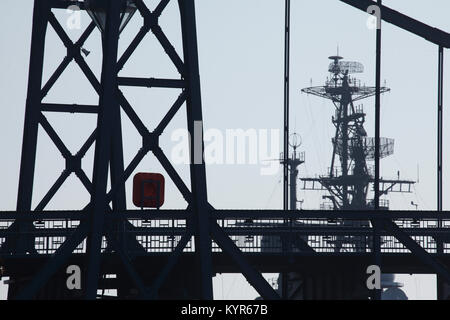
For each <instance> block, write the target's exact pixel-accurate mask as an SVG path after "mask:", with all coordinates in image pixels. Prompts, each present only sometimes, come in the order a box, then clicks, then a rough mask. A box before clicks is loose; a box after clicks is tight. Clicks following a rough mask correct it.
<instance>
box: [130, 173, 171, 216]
mask: <svg viewBox="0 0 450 320" xmlns="http://www.w3.org/2000/svg"><path fill="white" fill-rule="evenodd" d="M133 203H134V205H135V206H136V207H139V208H160V207H161V206H162V205H163V204H164V176H163V175H162V174H159V173H144V172H140V173H137V174H136V175H135V176H134V178H133Z"/></svg>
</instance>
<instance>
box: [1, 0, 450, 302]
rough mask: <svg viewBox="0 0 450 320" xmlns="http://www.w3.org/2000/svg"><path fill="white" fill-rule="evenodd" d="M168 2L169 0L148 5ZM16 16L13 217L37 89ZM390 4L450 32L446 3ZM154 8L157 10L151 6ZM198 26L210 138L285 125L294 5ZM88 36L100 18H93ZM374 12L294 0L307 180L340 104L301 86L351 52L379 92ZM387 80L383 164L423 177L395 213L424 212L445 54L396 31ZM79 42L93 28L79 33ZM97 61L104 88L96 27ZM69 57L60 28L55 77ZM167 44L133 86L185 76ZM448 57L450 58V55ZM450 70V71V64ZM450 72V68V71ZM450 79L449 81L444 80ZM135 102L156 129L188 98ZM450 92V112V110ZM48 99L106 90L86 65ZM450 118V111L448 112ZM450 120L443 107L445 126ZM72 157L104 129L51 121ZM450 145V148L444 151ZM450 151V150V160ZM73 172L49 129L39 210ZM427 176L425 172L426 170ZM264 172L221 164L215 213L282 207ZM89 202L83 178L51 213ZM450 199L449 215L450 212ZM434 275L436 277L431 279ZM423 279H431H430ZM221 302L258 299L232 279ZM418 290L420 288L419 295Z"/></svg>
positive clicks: (173, 25)
mask: <svg viewBox="0 0 450 320" xmlns="http://www.w3.org/2000/svg"><path fill="white" fill-rule="evenodd" d="M149 2H150V3H152V4H153V3H155V2H156V1H149ZM2 3H3V5H4V6H5V7H7V8H8V10H7V14H5V15H4V17H3V18H2V19H1V20H0V28H1V30H2V32H0V43H2V50H1V51H0V65H1V70H2V72H1V74H0V90H1V92H2V94H1V95H0V107H1V108H2V112H3V113H2V117H0V146H1V148H2V150H3V153H2V157H1V159H0V163H1V166H0V168H1V171H0V210H13V209H14V208H15V204H16V199H17V185H18V174H19V164H20V152H21V141H22V130H23V119H24V109H25V99H26V90H27V77H28V62H29V52H30V38H31V22H32V9H33V1H31V0H22V1H14V0H3V1H2ZM384 3H385V4H386V5H388V6H390V7H392V8H394V9H397V10H400V11H402V12H404V13H406V14H409V15H411V16H412V17H414V18H416V19H419V20H422V21H423V22H426V23H429V24H431V25H433V26H435V27H438V28H441V29H443V30H450V21H449V20H448V17H447V12H448V11H447V10H448V9H450V4H449V3H448V1H446V0H434V1H433V6H430V5H429V3H430V2H429V1H421V0H403V1H400V0H396V1H394V0H390V1H388V0H385V1H384ZM152 6H153V5H152ZM196 7H197V24H198V42H199V43H198V45H199V55H200V56H199V58H200V74H201V85H202V100H203V113H204V125H205V129H206V130H207V129H219V130H221V131H223V132H225V130H226V129H237V128H242V129H256V130H259V129H267V130H270V129H280V130H281V128H282V119H283V113H282V110H283V80H282V79H283V44H284V38H283V25H284V1H282V0H226V1H225V0H198V1H196ZM57 17H58V20H59V21H60V22H61V24H62V25H63V26H64V25H65V24H66V20H67V18H68V17H69V14H68V13H66V12H65V11H64V10H61V11H59V12H58V14H57ZM81 19H82V20H81V25H82V29H84V28H85V27H86V26H87V25H88V23H89V22H90V20H89V17H88V16H87V15H84V14H83V15H82V17H81ZM366 21H367V15H366V14H364V13H361V12H360V11H358V10H356V9H353V8H351V7H348V6H347V5H345V4H343V3H341V2H340V1H337V0H320V1H303V0H293V1H292V39H291V41H292V49H291V50H292V52H291V58H292V60H291V95H290V97H291V120H290V121H291V123H290V124H291V128H292V130H295V131H296V132H298V133H299V134H300V135H301V136H302V138H303V146H302V150H304V151H305V152H306V163H305V164H304V165H302V166H301V167H300V175H301V176H314V175H316V174H323V173H325V171H326V169H327V168H328V166H329V165H330V164H329V163H330V157H331V152H332V149H331V137H332V136H333V125H332V123H331V116H332V115H333V112H334V111H333V106H332V105H331V104H330V103H329V101H326V100H323V99H320V98H316V97H312V96H306V95H304V94H301V93H300V89H302V88H304V87H307V86H310V84H311V83H312V84H313V85H322V84H323V83H324V81H325V79H326V77H327V76H328V74H327V66H328V64H329V61H328V60H327V57H328V56H330V55H333V54H335V53H336V51H337V47H339V53H340V55H342V56H343V57H344V58H345V59H346V60H354V61H359V62H361V63H363V64H364V66H365V73H364V74H362V75H358V77H359V78H360V79H361V81H362V82H364V83H366V84H367V85H373V84H374V61H375V32H374V31H373V30H369V29H368V28H367V27H366ZM140 24H141V18H140V16H139V15H136V16H135V17H134V18H133V19H132V21H131V22H130V24H129V26H128V27H127V28H126V29H125V30H124V32H123V33H122V35H121V42H120V48H121V52H123V50H124V48H126V46H127V44H128V43H129V42H130V41H131V39H132V37H133V36H134V34H136V33H137V31H138V30H139V29H138V28H139V26H140ZM161 25H162V28H163V30H164V31H165V33H166V34H167V36H168V38H169V39H170V40H171V41H172V43H173V44H174V46H175V48H176V49H177V51H178V52H179V53H180V55H181V52H182V51H181V40H180V33H179V29H180V26H179V22H178V8H177V6H176V2H175V1H172V2H171V4H170V5H169V7H168V8H167V11H165V12H164V14H163V16H162V17H161ZM383 30H384V33H383V61H382V68H383V74H382V78H383V80H386V84H387V86H389V87H390V88H391V89H392V91H391V92H390V93H389V94H386V95H385V96H383V98H382V116H381V117H382V128H381V130H382V136H385V137H390V138H395V154H394V155H393V156H391V157H389V158H387V159H386V160H383V161H382V176H383V177H386V178H388V177H396V175H397V171H400V173H401V177H402V178H410V179H412V180H417V178H418V171H419V173H420V174H419V177H420V179H419V183H417V184H416V186H415V189H414V192H413V193H412V194H404V195H392V196H390V197H389V199H390V202H391V209H412V207H411V205H410V203H411V201H414V202H415V203H417V204H418V205H419V209H423V210H426V209H435V208H436V166H435V159H436V156H435V154H436V105H437V98H436V93H437V47H436V46H435V45H432V44H430V43H428V42H426V41H425V40H423V39H421V38H419V37H416V36H414V35H412V34H409V33H407V32H405V31H402V30H400V29H398V28H396V27H393V26H391V25H388V24H384V29H383ZM67 32H68V35H69V36H70V37H71V38H72V39H76V38H78V37H79V36H80V34H81V30H67ZM85 48H86V49H88V50H89V51H91V54H90V55H89V56H88V57H87V58H86V61H87V63H88V64H89V65H90V66H91V67H92V69H93V70H94V73H95V74H96V75H97V78H100V67H101V46H100V35H99V32H98V31H95V32H94V33H93V35H92V36H91V37H90V38H89V40H88V41H87V42H86V44H85ZM65 53H66V51H65V49H64V46H63V45H62V43H61V42H60V41H59V39H58V38H57V36H56V34H55V32H54V31H53V30H52V28H51V27H49V29H48V33H47V51H46V53H45V70H44V79H48V77H49V76H50V75H51V74H52V73H53V71H54V70H55V68H56V66H57V65H58V64H59V63H60V61H62V59H63V57H64V56H65ZM163 53H164V52H163V50H162V49H161V47H160V46H159V44H158V43H157V42H156V41H155V39H154V38H153V37H152V36H151V35H149V36H147V37H146V39H145V41H144V42H143V44H142V46H140V47H139V49H138V50H137V51H136V54H135V55H134V56H133V57H132V58H131V59H130V61H129V63H128V64H127V65H126V66H125V68H124V69H123V70H122V72H121V75H123V76H141V77H176V76H177V73H176V70H175V68H174V67H173V65H172V64H171V62H170V61H169V59H168V58H167V57H166V56H165V55H164V54H163ZM447 60H448V59H447ZM447 60H446V61H447ZM445 71H446V72H448V71H449V64H448V63H447V62H446V63H445ZM445 78H446V79H448V77H447V76H445ZM123 92H124V94H125V96H126V97H127V98H128V99H129V101H130V103H131V104H132V105H133V106H134V107H135V110H136V112H137V113H138V114H139V115H140V116H141V117H142V119H143V120H144V122H145V123H146V124H147V125H148V126H149V128H153V127H154V126H155V125H156V124H157V123H158V120H159V119H160V118H161V117H162V116H163V115H164V113H165V112H166V111H167V109H168V107H169V106H170V105H171V103H172V102H173V101H174V100H175V98H176V97H177V95H178V93H179V92H178V91H176V90H172V91H170V90H149V89H144V88H141V89H130V88H124V89H123ZM449 96H450V95H445V100H444V104H445V105H449V103H448V102H449V98H448V97H449ZM44 101H46V102H54V103H58V102H60V103H81V104H96V103H97V97H96V95H95V93H94V90H93V89H92V88H91V87H90V85H89V83H88V82H87V80H86V79H85V77H84V76H83V75H82V73H81V71H80V70H79V69H78V66H77V65H76V64H72V65H70V67H69V68H68V69H67V70H66V72H65V73H64V74H63V76H62V77H61V79H59V80H58V82H57V83H56V85H55V87H54V88H53V89H52V90H51V91H50V93H49V94H48V96H47V97H46V98H45V100H44ZM373 105H374V101H373V99H369V100H367V101H365V104H364V107H365V111H366V113H367V114H368V116H367V125H366V128H367V130H368V132H369V135H372V136H373V134H374V132H373V125H372V122H373ZM444 110H445V107H444ZM449 114H450V113H448V112H445V111H444V122H445V123H447V122H448V120H449V116H448V115H449ZM48 119H49V121H50V122H51V123H52V125H53V126H54V127H55V129H56V131H57V132H58V134H59V135H60V136H61V138H62V139H63V141H65V142H66V144H67V146H68V148H69V150H71V151H72V152H74V153H75V152H76V151H77V150H78V149H79V147H80V146H81V145H82V143H83V141H84V139H86V138H87V137H88V136H89V134H90V133H91V131H92V130H93V128H94V127H95V124H96V120H95V116H92V115H72V114H66V115H55V114H49V115H48ZM185 123H186V118H185V112H183V110H182V111H181V112H179V113H178V114H177V116H176V117H175V118H174V121H173V122H172V123H171V124H170V125H169V126H168V128H167V131H166V132H165V133H164V135H163V136H162V138H161V144H162V147H163V149H164V150H165V151H166V154H167V155H168V156H170V154H171V150H172V148H173V147H174V145H175V142H174V141H171V133H173V131H174V130H176V129H179V128H184V127H185ZM123 126H124V130H123V131H124V152H125V162H126V163H128V162H129V161H130V160H131V158H132V157H133V156H134V155H135V153H136V152H137V150H138V149H139V148H140V143H141V140H140V138H139V136H138V134H137V133H136V130H135V129H134V128H133V127H132V125H131V123H130V121H129V120H128V119H127V118H126V116H123ZM448 133H449V131H448V129H447V126H445V128H444V141H446V140H447V138H448V136H449V135H448ZM445 144H446V143H445V142H444V145H445ZM448 155H449V150H448V149H445V156H448ZM92 159H93V148H91V150H90V151H89V152H88V154H87V157H86V158H85V160H84V161H83V167H84V169H85V170H86V172H87V174H88V176H89V177H91V175H92ZM63 168H64V161H63V158H62V157H61V156H60V155H59V152H58V151H57V149H56V148H55V147H54V146H53V144H52V143H51V142H50V140H49V138H48V137H47V136H46V134H45V133H44V132H43V130H40V133H39V146H38V153H37V162H36V178H35V189H34V190H35V193H34V195H33V205H34V206H35V205H36V204H37V203H38V202H39V201H40V199H41V198H42V197H43V195H44V194H45V193H46V192H47V190H48V188H49V187H50V186H51V185H52V184H53V182H54V181H55V179H56V178H57V177H58V175H59V174H60V173H61V172H62V170H63ZM418 168H419V170H418ZM176 169H177V170H178V171H179V172H180V175H181V176H182V178H183V179H184V181H185V182H186V184H188V185H189V170H188V167H187V166H185V165H176ZM260 169H261V166H260V165H209V166H207V176H208V197H209V201H210V202H211V203H212V204H213V205H214V206H215V207H216V208H281V206H282V184H281V183H280V179H281V170H280V171H279V172H278V173H277V174H275V175H269V176H263V175H261V174H260ZM138 171H152V172H162V173H164V171H163V169H162V168H161V166H160V165H159V164H158V163H157V162H156V161H155V160H154V159H153V158H152V157H151V155H148V156H147V157H146V158H145V160H144V161H143V162H142V163H141V165H140V166H139V167H138V169H137V170H136V172H138ZM449 172H450V168H449V165H448V162H446V161H444V194H445V193H446V192H447V191H448V183H446V181H448V178H449ZM166 182H167V186H166V188H167V189H166V204H165V206H164V208H184V207H185V205H186V204H185V202H184V200H183V199H182V197H181V195H180V194H179V192H178V191H177V190H176V188H175V186H174V185H173V183H171V182H170V181H169V179H167V180H166ZM127 197H128V199H127V201H128V204H129V207H130V208H132V207H133V206H132V203H131V185H130V182H128V184H127ZM298 197H299V199H303V200H304V205H303V207H304V208H318V206H319V204H320V201H321V199H320V198H321V194H316V193H311V192H307V193H306V192H303V191H300V192H299V194H298ZM88 201H89V196H88V193H87V192H86V191H85V190H84V189H83V187H82V185H81V183H80V182H79V181H78V180H77V179H76V177H74V176H73V175H72V176H71V177H70V178H69V179H68V180H67V181H66V183H65V184H64V185H63V187H62V188H61V190H60V191H59V192H58V193H57V195H56V196H55V197H54V199H53V201H52V202H50V204H49V205H48V206H47V209H79V208H82V207H83V206H84V205H85V204H86V203H87V202H88ZM449 201H450V198H444V209H447V208H448V206H449V205H450V202H449ZM424 279H425V280H424ZM431 280H432V278H431V277H428V278H427V277H425V278H420V279H419V280H417V279H414V280H408V279H406V280H404V281H405V284H407V287H406V291H407V292H408V293H409V294H410V296H413V295H414V293H413V292H416V291H417V290H416V289H414V288H417V283H419V287H420V288H421V289H420V290H419V291H420V293H419V295H418V296H416V297H419V298H433V297H435V292H434V283H433V282H432V281H431ZM418 281H419V282H418ZM214 283H215V296H216V297H218V298H252V297H254V296H255V292H254V290H252V289H250V288H248V285H246V283H245V281H243V280H242V277H240V276H234V275H229V276H227V277H223V278H222V277H217V278H216V279H215V282H214ZM414 290H416V291H414Z"/></svg>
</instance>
